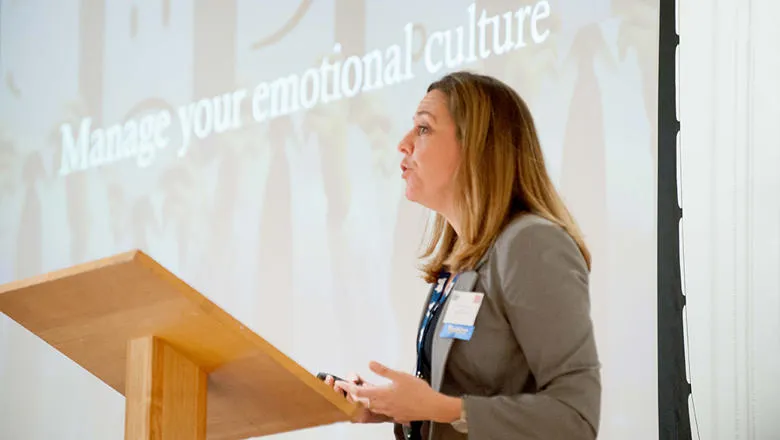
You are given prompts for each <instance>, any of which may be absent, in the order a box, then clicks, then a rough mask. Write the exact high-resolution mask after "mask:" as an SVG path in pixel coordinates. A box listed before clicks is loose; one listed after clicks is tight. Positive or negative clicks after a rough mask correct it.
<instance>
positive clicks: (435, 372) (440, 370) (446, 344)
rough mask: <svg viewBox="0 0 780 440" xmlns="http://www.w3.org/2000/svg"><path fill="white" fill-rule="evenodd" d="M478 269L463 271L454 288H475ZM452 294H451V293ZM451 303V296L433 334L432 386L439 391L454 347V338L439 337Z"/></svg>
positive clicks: (469, 289) (463, 289)
mask: <svg viewBox="0 0 780 440" xmlns="http://www.w3.org/2000/svg"><path fill="white" fill-rule="evenodd" d="M477 277H478V275H477V271H476V270H471V271H467V272H462V273H461V274H460V275H459V276H458V280H457V281H456V282H455V286H453V288H452V290H461V291H471V290H473V289H474V285H475V284H476V283H477ZM450 295H451V294H450ZM449 304H450V297H449V296H448V297H447V300H446V301H445V302H444V308H443V309H442V311H441V313H442V314H441V318H440V319H439V322H438V323H437V324H436V330H435V331H436V332H435V333H434V334H433V338H434V339H433V341H434V342H433V355H432V362H431V387H432V388H433V389H434V390H436V391H439V389H440V387H441V381H442V379H443V376H444V366H445V365H446V363H447V357H448V356H449V355H450V348H452V342H453V339H452V338H439V334H440V333H441V328H442V326H443V325H444V316H446V313H447V308H448V307H449Z"/></svg>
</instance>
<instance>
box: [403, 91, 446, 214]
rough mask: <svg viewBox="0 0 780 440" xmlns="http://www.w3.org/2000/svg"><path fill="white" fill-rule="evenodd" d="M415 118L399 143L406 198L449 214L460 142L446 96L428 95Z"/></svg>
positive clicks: (432, 92) (438, 92) (436, 92)
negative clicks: (411, 126)
mask: <svg viewBox="0 0 780 440" xmlns="http://www.w3.org/2000/svg"><path fill="white" fill-rule="evenodd" d="M413 120H414V127H413V128H412V130H410V131H409V133H407V134H406V136H404V138H403V139H401V143H400V144H398V151H400V152H401V153H403V155H404V157H403V160H402V161H401V171H402V173H403V174H402V177H403V179H404V180H405V181H406V198H407V199H409V200H410V201H412V202H416V203H419V204H421V205H423V206H426V207H428V208H430V209H433V210H435V211H438V212H439V213H441V214H442V215H444V216H448V214H451V213H452V209H453V202H454V195H455V172H456V169H457V167H458V164H459V163H460V143H459V142H458V140H457V136H456V130H455V121H453V119H452V116H451V115H450V112H449V110H448V108H447V97H446V95H444V93H442V92H440V91H438V90H433V91H431V92H429V93H428V94H426V95H425V97H424V98H423V99H422V101H420V104H419V105H418V107H417V112H416V113H415V115H414V118H413Z"/></svg>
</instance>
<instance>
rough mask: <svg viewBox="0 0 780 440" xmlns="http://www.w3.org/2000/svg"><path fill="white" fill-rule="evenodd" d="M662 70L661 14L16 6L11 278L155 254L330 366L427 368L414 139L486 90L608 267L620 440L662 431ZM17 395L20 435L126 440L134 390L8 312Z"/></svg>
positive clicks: (2, 344)
mask: <svg viewBox="0 0 780 440" xmlns="http://www.w3.org/2000/svg"><path fill="white" fill-rule="evenodd" d="M657 59H658V1H655V0H592V1H587V2H586V1H581V0H520V1H509V0H491V1H477V2H467V1H460V0H447V1H444V0H438V1H426V2H422V1H416V2H415V1H405V0H404V1H393V2H391V1H380V0H376V1H368V0H319V1H310V0H296V1H288V2H281V1H280V2H269V1H262V2H261V1H247V0H219V1H217V0H211V1H198V2H195V1H186V0H182V1H170V0H160V1H144V2H140V1H129V2H109V1H101V0H81V1H76V0H61V1H57V2H43V1H5V2H2V3H0V74H1V75H2V85H1V86H0V283H5V282H9V281H13V280H17V279H21V278H25V277H29V276H33V275H37V274H41V273H45V272H48V271H51V270H55V269H60V268H64V267H68V266H71V265H73V264H77V263H81V262H85V261H88V260H93V259H96V258H102V257H106V256H109V255H112V254H115V253H118V252H122V251H126V250H130V249H135V248H138V249H142V250H143V251H145V252H147V253H148V254H149V255H151V256H152V257H153V258H155V259H157V260H158V261H160V262H161V263H162V264H163V265H164V266H166V267H167V268H169V269H170V270H172V271H173V272H174V273H176V275H178V276H179V277H181V278H182V279H183V280H185V281H186V282H187V283H189V284H190V285H192V286H193V287H195V288H196V289H198V290H199V291H201V292H202V293H204V294H205V295H207V296H208V297H209V298H210V299H211V300H213V301H214V302H216V303H217V304H219V305H220V306H221V307H223V308H225V309H226V310H227V311H228V312H229V313H231V314H232V315H233V316H235V317H236V318H237V319H239V320H241V321H243V322H244V323H246V324H247V325H249V326H250V327H251V328H252V329H253V330H254V331H256V332H257V333H259V334H260V335H262V336H263V337H265V338H266V339H268V340H269V341H270V342H272V343H273V344H275V345H276V346H277V347H279V348H280V349H281V350H283V351H284V352H286V353H288V354H289V355H290V356H292V357H293V358H294V359H295V360H296V361H298V362H299V363H300V364H301V365H303V366H304V367H305V368H306V369H308V370H309V371H311V372H313V373H314V372H317V371H321V370H326V371H332V372H336V373H344V374H346V373H347V372H349V371H358V372H361V373H365V374H366V376H367V378H368V379H371V380H377V378H375V377H374V376H372V375H371V374H369V373H368V368H367V364H368V362H369V361H370V360H378V361H381V362H384V363H386V364H387V365H390V366H392V367H394V368H398V369H402V370H406V371H410V372H411V371H412V370H413V368H414V359H415V344H414V334H415V332H416V326H417V319H418V317H419V313H420V309H421V307H422V304H423V301H424V299H425V293H426V291H427V288H426V286H425V284H424V283H423V282H422V280H421V279H420V276H419V275H420V274H419V272H418V271H417V263H418V261H417V255H418V253H419V251H420V249H421V248H420V245H421V243H422V239H423V233H424V229H425V225H426V221H427V219H428V218H429V213H428V212H426V211H425V210H424V209H422V208H420V207H419V206H416V205H414V204H411V203H410V202H408V201H407V200H406V199H405V198H404V196H403V181H402V179H401V176H400V169H399V160H400V154H399V153H398V152H397V150H396V146H397V143H398V141H399V140H400V139H401V137H402V134H403V133H405V132H406V131H407V130H408V129H409V128H410V124H411V116H412V114H413V112H414V110H415V108H416V105H417V103H418V101H419V100H420V99H421V97H422V96H423V95H424V93H425V89H426V87H427V85H428V84H429V83H430V82H431V81H433V80H435V79H437V78H439V77H440V76H442V75H443V74H445V73H447V72H450V71H453V70H459V69H466V70H472V71H477V72H484V73H487V74H490V75H494V76H496V77H498V78H500V79H502V80H504V81H506V82H507V83H509V84H510V85H511V86H513V87H514V88H516V90H517V91H518V92H519V93H520V94H521V95H522V96H523V97H524V98H525V99H526V100H527V102H528V104H529V105H530V107H531V109H532V111H533V113H534V116H535V118H536V122H537V124H538V128H539V131H540V135H541V140H542V145H543V149H544V154H545V158H546V160H547V163H548V166H549V169H550V172H551V174H552V176H553V179H554V181H555V183H556V185H557V186H558V188H559V189H560V191H561V192H562V194H563V195H564V197H565V199H566V201H567V203H568V204H569V206H570V208H571V209H572V210H573V213H574V215H575V216H576V218H577V220H578V221H579V223H580V225H581V226H582V228H583V230H584V233H585V238H586V241H587V242H588V244H589V246H590V248H591V250H592V253H593V260H594V264H593V272H592V278H591V297H592V314H593V318H594V322H595V325H596V331H597V339H598V347H599V351H600V356H601V361H602V364H603V370H602V376H603V401H602V422H601V425H602V426H601V435H600V438H602V439H625V438H634V439H644V438H647V439H651V438H657V433H658V426H657V424H658V415H657V414H658V398H657V360H656V358H657V355H656V349H657V347H656V339H657V338H656V145H657V142H656V127H657V122H656V119H657V116H656V114H657ZM0 390H2V391H1V392H0V427H2V428H0V430H2V432H1V433H0V437H3V438H25V439H31V440H35V439H80V440H84V439H101V440H102V439H109V438H116V439H120V438H123V437H122V436H123V418H124V415H123V413H124V399H123V398H122V396H121V395H119V394H118V393H116V392H115V391H113V390H112V389H110V388H108V387H107V386H105V385H104V384H102V383H100V382H99V381H98V380H97V379H95V378H94V377H92V376H91V375H90V374H89V373H87V372H85V371H83V370H82V369H80V368H79V367H77V366H75V365H74V364H73V363H72V362H70V361H69V360H68V359H67V358H65V357H64V356H62V355H60V354H59V353H57V352H56V351H54V350H53V349H50V348H48V347H47V346H46V344H45V343H43V342H42V341H40V340H38V339H37V338H35V337H34V336H32V335H31V334H30V333H28V332H27V331H26V330H24V329H23V328H22V327H21V326H19V325H17V324H16V323H15V322H13V321H12V320H10V319H9V318H8V317H6V316H2V317H0ZM391 435H392V434H391V427H390V426H389V425H386V426H354V425H349V424H340V425H334V426H328V427H322V428H316V429H312V430H306V431H302V432H297V433H289V434H282V435H279V436H277V438H285V439H304V438H306V439H308V438H312V439H314V438H316V439H322V438H333V439H335V438H351V439H362V438H390V436H391Z"/></svg>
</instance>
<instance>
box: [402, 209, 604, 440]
mask: <svg viewBox="0 0 780 440" xmlns="http://www.w3.org/2000/svg"><path fill="white" fill-rule="evenodd" d="M454 289H455V290H461V291H477V292H481V293H484V294H485V297H484V298H483V302H482V306H481V308H480V310H479V313H478V315H477V318H476V321H475V324H474V334H473V336H472V338H471V340H469V341H461V340H453V339H444V338H439V336H438V335H439V333H440V332H441V327H442V325H443V324H444V323H443V319H440V320H439V322H438V324H437V328H436V330H435V332H436V333H435V336H434V341H433V355H432V371H431V376H432V379H431V386H432V387H433V388H434V389H435V390H436V391H439V392H442V393H444V394H446V395H450V396H457V397H462V398H463V399H464V400H463V401H464V408H465V412H466V421H467V426H468V434H463V433H460V432H458V431H456V430H455V429H454V428H453V426H452V425H450V424H440V423H430V424H429V423H426V428H425V429H424V431H425V434H427V436H428V438H430V439H435V440H450V439H467V438H468V439H479V440H504V439H506V440H509V439H511V440H526V439H544V440H556V439H566V440H577V439H594V438H596V435H597V432H598V427H599V417H600V410H601V376H600V364H599V359H598V354H597V351H596V342H595V338H594V334H593V325H592V321H591V317H590V300H589V292H588V269H587V266H586V264H585V260H584V258H583V257H582V255H581V254H580V252H579V249H578V247H577V245H576V244H575V243H574V241H573V240H572V239H571V238H570V237H569V235H568V234H567V233H566V232H564V231H563V230H562V229H561V228H560V227H558V226H556V225H554V224H553V223H551V222H549V221H547V220H545V219H543V218H541V217H539V216H536V215H530V214H529V215H524V216H522V217H520V218H518V219H516V220H514V221H513V222H512V223H510V224H509V225H508V226H507V227H506V228H505V229H504V231H503V232H502V233H501V234H500V236H499V237H498V238H497V240H496V242H495V243H494V245H493V246H492V247H491V249H490V250H489V251H488V252H487V254H486V255H485V256H484V257H483V259H482V261H481V262H480V263H479V264H478V266H477V267H476V268H475V270H473V271H468V272H463V273H461V274H460V276H459V277H458V279H457V282H456V284H455V286H454ZM430 294H431V292H430V291H429V293H428V295H429V297H430ZM425 304H426V305H427V301H426V303H425ZM448 305H449V303H448V302H447V303H445V305H444V307H445V308H444V309H443V311H442V316H444V314H446V312H447V306H448ZM402 430H403V429H402V427H401V426H399V425H396V426H395V434H396V438H398V439H402V438H404V437H403V434H402Z"/></svg>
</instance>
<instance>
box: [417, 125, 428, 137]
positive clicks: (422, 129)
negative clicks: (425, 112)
mask: <svg viewBox="0 0 780 440" xmlns="http://www.w3.org/2000/svg"><path fill="white" fill-rule="evenodd" d="M427 132H428V127H426V126H424V125H419V126H417V135H418V136H420V135H423V134H425V133H427Z"/></svg>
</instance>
